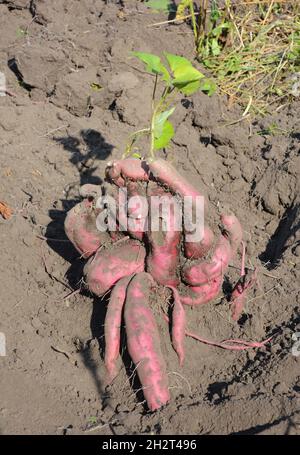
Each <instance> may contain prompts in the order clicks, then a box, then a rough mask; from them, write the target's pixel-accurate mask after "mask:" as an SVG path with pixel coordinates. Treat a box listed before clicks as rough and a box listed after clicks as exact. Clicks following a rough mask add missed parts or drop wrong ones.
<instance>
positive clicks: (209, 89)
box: [199, 78, 217, 96]
mask: <svg viewBox="0 0 300 455" xmlns="http://www.w3.org/2000/svg"><path fill="white" fill-rule="evenodd" d="M199 88H200V90H202V92H205V93H206V94H207V95H208V96H211V95H213V94H214V93H215V92H216V90H217V85H216V83H215V82H214V81H213V80H211V79H208V78H204V79H202V80H201V81H200V87H199Z"/></svg>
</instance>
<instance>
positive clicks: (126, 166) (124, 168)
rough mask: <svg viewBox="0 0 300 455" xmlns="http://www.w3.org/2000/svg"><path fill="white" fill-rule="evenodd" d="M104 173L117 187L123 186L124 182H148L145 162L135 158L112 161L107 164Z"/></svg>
mask: <svg viewBox="0 0 300 455" xmlns="http://www.w3.org/2000/svg"><path fill="white" fill-rule="evenodd" d="M105 173H106V177H107V178H108V179H109V180H111V181H112V182H113V183H115V184H116V185H117V186H119V187H122V186H125V181H126V180H134V181H137V180H143V181H145V182H146V181H148V180H149V176H148V172H147V165H146V162H145V161H141V160H139V159H136V158H125V159H124V160H118V161H112V162H110V163H108V164H107V167H106V170H105Z"/></svg>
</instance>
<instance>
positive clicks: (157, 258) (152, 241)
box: [146, 184, 181, 286]
mask: <svg viewBox="0 0 300 455" xmlns="http://www.w3.org/2000/svg"><path fill="white" fill-rule="evenodd" d="M148 196H149V197H151V213H152V215H153V214H154V213H156V214H157V215H162V213H161V212H160V208H161V206H160V199H156V198H155V197H153V196H156V197H159V198H161V197H163V198H166V199H167V200H169V201H171V202H174V205H173V204H171V205H170V209H169V210H168V213H167V214H166V215H167V216H168V218H167V220H165V221H166V222H167V224H169V226H165V223H164V220H163V219H162V217H161V216H160V218H159V221H160V223H159V224H160V225H159V226H158V228H159V230H158V231H155V230H154V231H152V230H151V227H152V226H151V218H150V223H149V230H148V232H147V233H146V238H147V240H148V243H149V245H150V253H149V254H148V256H147V271H148V272H150V273H151V275H152V276H153V278H154V279H155V281H156V282H157V283H159V284H161V285H164V286H167V285H169V286H178V284H179V278H178V276H177V267H178V265H179V245H180V238H181V232H180V231H179V230H176V227H177V226H181V218H180V219H178V217H181V212H180V211H179V210H178V209H179V207H178V205H177V206H176V201H174V199H173V198H171V195H170V193H166V192H165V191H164V190H163V189H162V188H160V187H159V186H157V185H156V184H152V185H151V186H150V185H149V186H148ZM165 228H168V230H165Z"/></svg>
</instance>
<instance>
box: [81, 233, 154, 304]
mask: <svg viewBox="0 0 300 455" xmlns="http://www.w3.org/2000/svg"><path fill="white" fill-rule="evenodd" d="M145 256H146V250H145V248H144V247H143V246H142V244H141V243H140V242H139V241H137V240H121V241H120V242H119V243H116V244H115V245H113V246H112V247H111V248H106V249H101V250H98V251H97V253H96V254H95V256H93V257H92V258H90V259H89V260H88V262H87V263H86V265H85V267H84V274H85V277H86V284H87V286H88V288H89V289H90V290H91V291H92V292H93V293H94V294H96V295H98V296H102V295H103V294H105V292H107V291H108V290H109V289H110V288H111V287H112V286H113V285H114V284H115V283H116V282H117V281H118V280H120V279H121V278H123V277H125V276H128V275H132V274H133V273H138V272H142V271H143V270H144V267H145Z"/></svg>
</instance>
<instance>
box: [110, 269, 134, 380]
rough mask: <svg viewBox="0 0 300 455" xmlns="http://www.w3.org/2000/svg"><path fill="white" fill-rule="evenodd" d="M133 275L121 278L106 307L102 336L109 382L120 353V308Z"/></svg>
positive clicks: (114, 375) (115, 371)
mask: <svg viewBox="0 0 300 455" xmlns="http://www.w3.org/2000/svg"><path fill="white" fill-rule="evenodd" d="M132 277H133V275H130V276H127V277H124V278H121V279H120V280H119V281H118V282H117V284H116V285H115V286H114V288H113V290H112V291H111V295H110V299H109V304H108V307H107V312H106V317H105V323H104V338H105V356H104V363H105V367H106V370H107V381H106V382H107V383H108V384H110V383H111V382H112V381H113V380H114V379H115V377H116V376H117V374H118V369H117V365H116V361H117V359H118V357H119V354H120V336H121V321H122V310H123V306H124V303H125V298H126V290H127V286H128V284H129V282H130V280H131V279H132Z"/></svg>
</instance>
